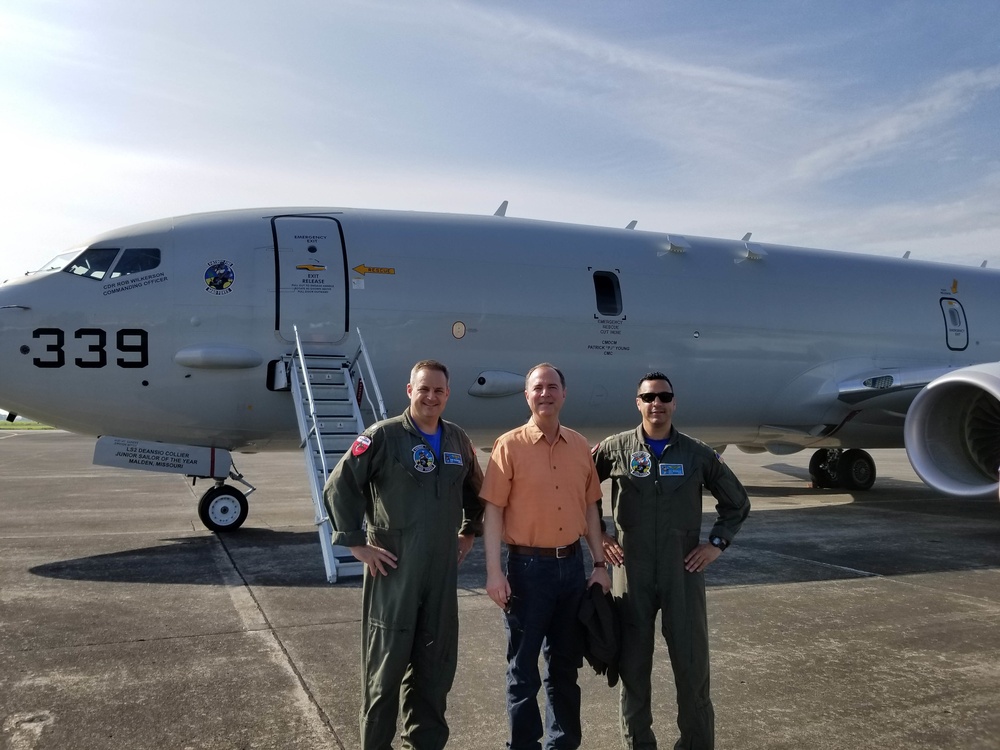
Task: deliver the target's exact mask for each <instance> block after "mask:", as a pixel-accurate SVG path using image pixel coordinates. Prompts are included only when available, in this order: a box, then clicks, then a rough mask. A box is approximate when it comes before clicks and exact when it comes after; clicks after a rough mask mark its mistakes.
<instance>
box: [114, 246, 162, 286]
mask: <svg viewBox="0 0 1000 750" xmlns="http://www.w3.org/2000/svg"><path fill="white" fill-rule="evenodd" d="M158 265H160V251H159V249H158V248H155V247H149V248H146V247H143V248H133V247H130V248H128V249H126V250H125V252H124V253H122V257H121V259H120V260H119V261H118V264H117V265H116V266H115V270H114V271H112V272H111V278H112V279H114V278H116V277H118V276H128V275H129V274H130V273H141V272H142V271H150V270H152V269H154V268H156V267H157V266H158Z"/></svg>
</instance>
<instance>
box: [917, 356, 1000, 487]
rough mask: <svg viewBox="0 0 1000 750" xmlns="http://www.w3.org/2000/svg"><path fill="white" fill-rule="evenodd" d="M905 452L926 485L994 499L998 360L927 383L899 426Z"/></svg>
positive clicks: (999, 440) (999, 439)
mask: <svg viewBox="0 0 1000 750" xmlns="http://www.w3.org/2000/svg"><path fill="white" fill-rule="evenodd" d="M903 440H904V442H905V445H906V454H907V456H908V458H909V459H910V463H911V464H912V465H913V469H914V471H916V472H917V474H918V475H919V476H920V478H921V479H923V480H924V482H926V483H927V484H928V485H929V486H930V487H932V488H933V489H935V490H938V491H940V492H944V493H946V494H948V495H952V496H955V497H987V496H993V497H997V492H998V488H1000V485H998V481H997V477H998V467H1000V362H993V363H990V364H984V365H974V366H972V367H965V368H962V369H961V370H955V371H954V372H949V373H948V374H947V375H942V376H941V377H939V378H937V379H936V380H933V381H931V382H930V383H928V384H927V386H926V387H925V388H924V389H923V390H922V391H920V393H918V394H917V397H916V398H915V399H913V403H912V404H911V405H910V408H909V409H908V410H907V413H906V424H905V426H904V428H903Z"/></svg>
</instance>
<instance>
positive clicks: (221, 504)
mask: <svg viewBox="0 0 1000 750" xmlns="http://www.w3.org/2000/svg"><path fill="white" fill-rule="evenodd" d="M249 513H250V503H249V502H248V501H247V496H246V495H244V494H243V493H242V492H240V491H239V490H238V489H236V488H235V487H230V486H229V485H228V484H224V485H222V486H221V487H213V488H212V489H210V490H209V491H208V492H206V493H205V494H204V495H202V496H201V500H199V501H198V517H199V518H200V519H201V522H202V523H203V524H205V528H207V529H208V530H209V531H215V532H220V531H236V529H238V528H239V527H240V526H242V525H243V522H244V521H246V520H247V514H249Z"/></svg>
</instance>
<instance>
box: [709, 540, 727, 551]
mask: <svg viewBox="0 0 1000 750" xmlns="http://www.w3.org/2000/svg"><path fill="white" fill-rule="evenodd" d="M708 543H709V544H711V545H712V546H713V547H718V548H719V552H724V551H725V549H726V547H728V546H729V542H727V541H726V540H725V539H723V538H722V537H721V536H713V537H709V539H708Z"/></svg>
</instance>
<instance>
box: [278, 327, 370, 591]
mask: <svg viewBox="0 0 1000 750" xmlns="http://www.w3.org/2000/svg"><path fill="white" fill-rule="evenodd" d="M357 338H358V347H357V350H356V351H355V352H354V354H353V356H350V357H348V356H346V355H343V354H330V353H316V352H311V353H310V352H307V351H305V350H304V348H303V345H302V341H301V339H300V338H299V332H298V329H296V330H295V351H294V352H293V353H292V354H291V355H290V356H288V357H286V358H285V364H286V367H287V372H288V374H289V381H290V385H291V390H292V397H293V400H294V402H295V415H296V417H297V419H298V423H299V437H300V438H301V443H300V447H301V448H302V451H303V453H304V455H305V459H306V470H307V472H308V475H309V486H310V490H311V492H312V500H313V508H314V510H315V520H316V526H317V527H318V531H319V543H320V547H321V549H322V551H323V565H324V566H325V568H326V579H327V580H328V581H329V582H330V583H336V582H337V581H338V580H340V579H341V578H344V577H351V576H359V575H361V574H363V573H364V564H363V563H361V562H359V561H358V560H356V559H355V558H354V556H353V555H352V554H351V553H350V550H348V549H347V548H346V547H341V546H339V545H335V544H333V542H332V534H333V524H332V523H331V522H330V517H329V515H328V514H327V512H326V505H325V504H324V502H323V487H324V485H325V484H326V480H327V478H328V477H329V476H330V472H332V471H333V468H334V467H335V466H336V465H337V462H338V461H339V460H340V458H341V456H343V455H344V454H345V453H347V451H349V450H350V449H351V446H352V445H353V444H354V439H355V438H356V437H357V436H358V435H360V434H361V433H362V432H363V431H364V429H365V413H367V415H368V418H369V420H372V421H374V420H377V419H385V416H386V412H385V404H384V403H383V402H382V395H381V393H380V392H379V388H378V382H377V380H376V379H375V372H374V370H373V369H372V366H371V360H369V358H368V352H367V350H366V349H365V345H364V341H363V340H362V338H361V331H358V332H357ZM372 394H374V397H375V399H374V401H373V400H372ZM363 398H366V399H367V409H365V412H364V413H363V412H362V406H361V405H362V403H364V402H363V401H362V399H363Z"/></svg>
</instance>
